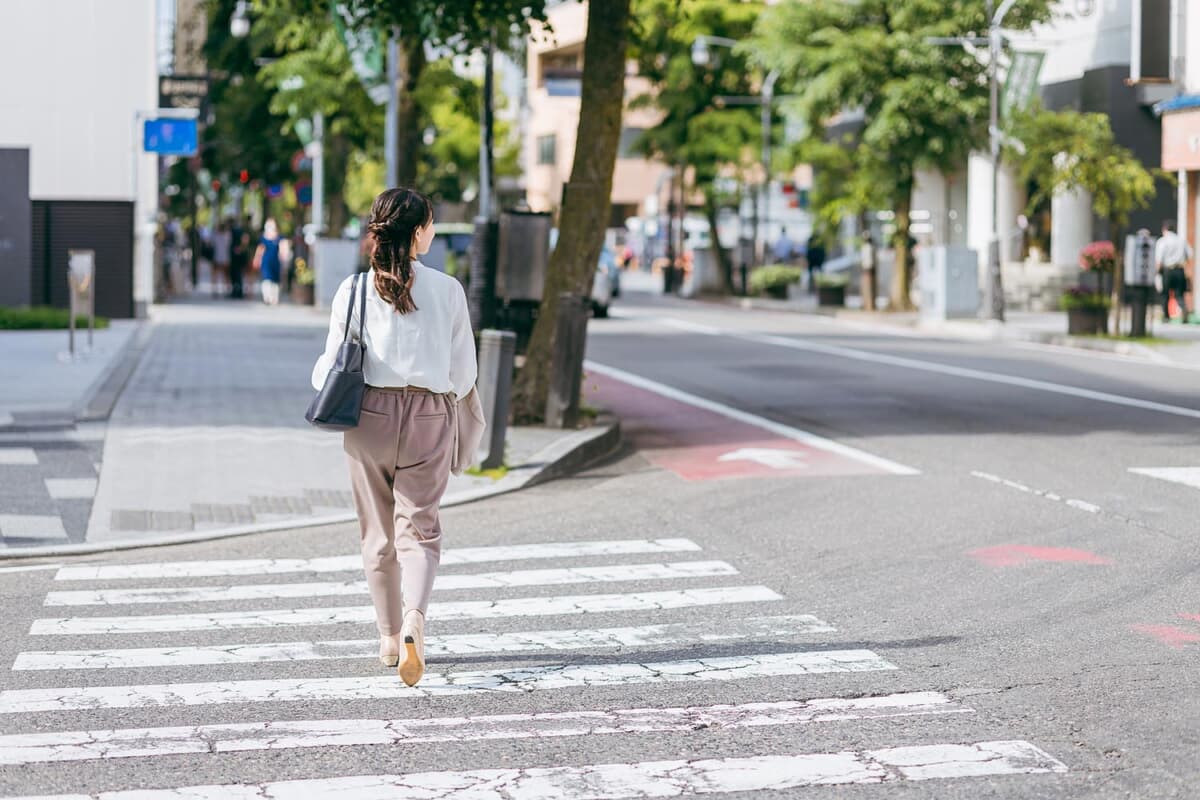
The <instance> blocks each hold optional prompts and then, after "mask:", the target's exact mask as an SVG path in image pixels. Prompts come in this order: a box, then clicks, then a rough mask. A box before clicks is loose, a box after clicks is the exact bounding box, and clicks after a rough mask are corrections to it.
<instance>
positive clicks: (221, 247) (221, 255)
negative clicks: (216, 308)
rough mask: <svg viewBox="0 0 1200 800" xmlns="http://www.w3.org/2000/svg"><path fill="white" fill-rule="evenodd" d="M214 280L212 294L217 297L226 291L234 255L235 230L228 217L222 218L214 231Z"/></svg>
mask: <svg viewBox="0 0 1200 800" xmlns="http://www.w3.org/2000/svg"><path fill="white" fill-rule="evenodd" d="M212 245H213V281H212V294H213V297H216V296H217V295H218V294H221V293H223V292H224V291H225V285H226V284H228V283H229V263H230V259H231V258H232V257H233V252H232V251H233V230H232V228H231V225H230V222H229V220H227V219H223V220H221V224H220V225H218V226H217V230H216V231H215V232H214V233H213V242H212Z"/></svg>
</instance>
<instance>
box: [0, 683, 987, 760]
mask: <svg viewBox="0 0 1200 800" xmlns="http://www.w3.org/2000/svg"><path fill="white" fill-rule="evenodd" d="M970 711H971V709H969V708H964V707H963V706H961V705H959V704H957V703H955V702H953V701H951V700H950V698H948V697H946V696H945V695H944V694H942V693H941V692H907V693H901V694H891V695H886V696H881V697H862V698H854V699H844V698H837V697H835V698H826V699H817V700H807V701H792V700H789V701H783V702H776V703H745V704H742V705H711V706H690V707H686V708H625V709H614V710H598V711H567V712H558V713H541V714H502V715H487V716H474V717H437V718H433V719H318V720H298V721H293V720H273V721H270V722H248V723H233V724H222V725H195V726H177V727H159V728H123V729H118V730H93V731H62V732H54V733H26V734H16V735H10V736H0V764H7V765H17V764H37V763H48V762H62V761H85V760H91V759H110V758H135V757H138V758H141V757H153V756H166V755H181V754H188V753H232V752H242V751H247V750H291V749H297V748H308V747H348V746H363V745H380V744H417V743H423V742H476V741H486V740H496V739H541V738H557V737H563V736H585V735H586V736H591V735H594V734H613V733H647V732H668V731H690V730H696V729H698V728H707V727H712V728H719V729H721V730H731V729H736V728H758V727H766V726H777V725H807V724H810V723H817V722H836V721H841V720H857V719H879V718H884V717H900V716H916V715H930V714H958V713H968V712H970Z"/></svg>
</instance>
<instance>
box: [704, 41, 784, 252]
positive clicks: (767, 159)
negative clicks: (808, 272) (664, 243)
mask: <svg viewBox="0 0 1200 800" xmlns="http://www.w3.org/2000/svg"><path fill="white" fill-rule="evenodd" d="M714 44H715V45H720V46H721V47H735V46H737V45H738V41H737V40H736V39H728V38H726V37H724V36H709V35H707V34H706V35H703V36H697V37H696V41H694V42H692V63H693V64H695V65H696V66H698V67H707V66H708V65H709V63H710V62H711V61H712V52H711V51H710V50H709V45H714ZM778 80H779V70H777V69H773V70H771V71H770V72H768V73H767V75H766V77H765V78H763V83H762V90H761V92H760V97H759V100H758V102H759V104H760V106H761V109H762V114H761V117H760V124H761V125H762V168H763V182H762V186H760V187H759V192H758V194H756V195H755V197H754V203H753V205H752V217H751V223H750V227H751V228H752V229H753V230H754V256H753V261H754V263H755V264H759V263H761V262H762V258H763V251H764V249H765V248H763V247H762V231H761V230H760V227H761V226H760V224H759V222H760V218H759V217H760V215H759V207H760V205H761V207H762V214H761V216H762V220H761V221H762V222H767V221H768V220H769V219H770V215H769V214H768V213H767V209H768V202H769V198H770V193H769V189H770V186H771V104H772V103H774V101H775V82H776V81H778ZM715 234H716V232H715V231H714V235H715Z"/></svg>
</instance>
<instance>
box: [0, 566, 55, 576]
mask: <svg viewBox="0 0 1200 800" xmlns="http://www.w3.org/2000/svg"><path fill="white" fill-rule="evenodd" d="M44 569H62V564H30V565H28V566H25V565H22V566H19V567H0V574H3V573H5V572H37V571H39V570H44Z"/></svg>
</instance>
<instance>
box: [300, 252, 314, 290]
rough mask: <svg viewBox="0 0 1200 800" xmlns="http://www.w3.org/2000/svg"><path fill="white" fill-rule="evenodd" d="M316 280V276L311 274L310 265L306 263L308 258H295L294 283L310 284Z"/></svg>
mask: <svg viewBox="0 0 1200 800" xmlns="http://www.w3.org/2000/svg"><path fill="white" fill-rule="evenodd" d="M316 280H317V276H316V275H314V274H313V271H312V267H310V266H309V265H308V260H307V259H305V258H304V257H303V256H300V257H298V258H297V259H296V283H298V284H300V285H301V286H312V285H313V283H315V282H316Z"/></svg>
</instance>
